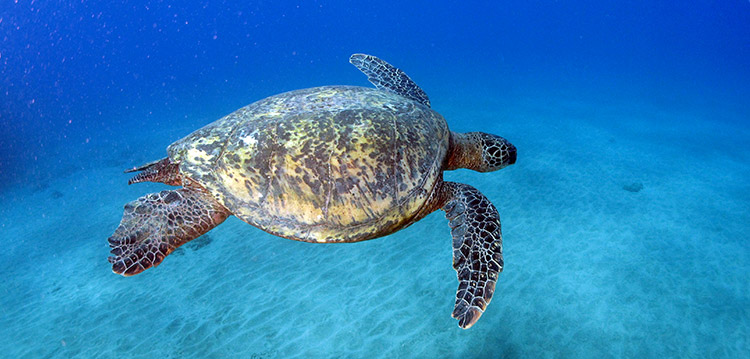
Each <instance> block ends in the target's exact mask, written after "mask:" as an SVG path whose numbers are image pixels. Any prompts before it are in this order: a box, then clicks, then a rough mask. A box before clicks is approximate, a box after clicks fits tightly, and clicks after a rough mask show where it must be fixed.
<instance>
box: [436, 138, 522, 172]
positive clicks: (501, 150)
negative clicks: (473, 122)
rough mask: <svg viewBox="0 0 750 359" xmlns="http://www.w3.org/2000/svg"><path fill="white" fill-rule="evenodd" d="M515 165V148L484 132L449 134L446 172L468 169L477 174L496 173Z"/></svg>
mask: <svg viewBox="0 0 750 359" xmlns="http://www.w3.org/2000/svg"><path fill="white" fill-rule="evenodd" d="M514 163H516V146H513V144H511V143H510V142H509V141H508V140H506V139H504V138H502V137H500V136H497V135H493V134H489V133H484V132H468V133H456V132H451V138H450V149H449V150H448V156H447V163H446V166H445V169H446V170H454V169H457V168H468V169H470V170H474V171H478V172H492V171H497V170H499V169H501V168H503V167H507V166H509V165H512V164H514Z"/></svg>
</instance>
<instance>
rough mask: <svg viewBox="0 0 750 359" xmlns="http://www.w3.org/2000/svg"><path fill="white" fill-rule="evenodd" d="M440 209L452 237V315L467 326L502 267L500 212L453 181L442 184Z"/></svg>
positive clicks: (488, 296)
mask: <svg viewBox="0 0 750 359" xmlns="http://www.w3.org/2000/svg"><path fill="white" fill-rule="evenodd" d="M443 195H444V197H443V198H445V200H446V202H445V205H444V206H443V208H442V209H443V210H444V211H445V217H446V218H448V220H449V221H450V226H451V234H452V236H453V268H454V269H455V270H456V272H457V273H458V282H459V284H458V291H457V292H456V306H455V308H454V309H453V314H452V315H453V317H454V318H456V319H458V325H459V326H460V327H461V328H463V329H468V328H469V327H471V326H472V325H474V323H476V321H477V320H478V319H479V317H480V316H481V315H482V313H484V309H485V308H486V307H487V305H488V304H489V303H490V300H491V299H492V294H493V293H494V292H495V283H496V282H497V277H498V274H499V273H500V272H502V270H503V238H502V234H501V232H500V215H498V213H497V209H495V206H493V205H492V203H490V201H489V200H488V199H487V197H485V196H484V195H483V194H482V193H480V192H479V191H478V190H477V189H476V188H474V187H472V186H469V185H466V184H461V183H453V182H445V183H444V184H443Z"/></svg>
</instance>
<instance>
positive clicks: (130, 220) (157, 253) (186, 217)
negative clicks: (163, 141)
mask: <svg viewBox="0 0 750 359" xmlns="http://www.w3.org/2000/svg"><path fill="white" fill-rule="evenodd" d="M229 214H230V213H229V211H228V210H227V209H226V208H224V207H223V206H222V205H220V204H219V203H218V202H216V201H215V200H214V199H213V198H212V197H211V196H210V195H208V194H207V193H205V192H204V191H201V190H199V189H196V188H180V189H177V190H170V191H161V192H159V193H151V194H148V195H146V196H143V197H141V198H138V199H137V200H135V201H132V202H130V203H128V204H126V205H125V212H124V213H123V215H122V221H121V222H120V225H119V226H118V227H117V229H116V230H115V233H114V234H112V236H111V237H109V246H110V247H111V248H112V250H111V253H112V254H113V256H111V257H109V258H108V260H109V262H110V263H112V271H113V272H115V273H117V274H122V275H124V276H131V275H135V274H138V273H140V272H143V271H144V270H146V269H148V268H150V267H153V266H157V265H159V263H161V261H162V260H163V259H164V257H166V256H167V255H168V254H169V253H172V251H174V250H175V249H176V248H177V247H179V246H181V245H183V244H185V243H187V242H189V241H191V240H193V239H195V238H198V237H199V236H200V235H202V234H204V233H206V232H208V231H209V230H211V229H212V228H214V227H216V226H217V225H219V224H220V223H221V222H224V220H225V219H226V218H227V217H228V216H229Z"/></svg>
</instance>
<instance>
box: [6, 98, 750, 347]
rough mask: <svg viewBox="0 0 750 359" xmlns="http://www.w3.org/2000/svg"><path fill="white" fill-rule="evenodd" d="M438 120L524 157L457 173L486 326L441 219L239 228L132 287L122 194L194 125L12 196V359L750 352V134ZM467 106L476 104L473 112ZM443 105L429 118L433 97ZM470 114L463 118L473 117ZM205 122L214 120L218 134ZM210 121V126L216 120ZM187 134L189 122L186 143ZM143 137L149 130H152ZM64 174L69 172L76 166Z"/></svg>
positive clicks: (609, 117) (490, 108) (636, 113)
mask: <svg viewBox="0 0 750 359" xmlns="http://www.w3.org/2000/svg"><path fill="white" fill-rule="evenodd" d="M463 100H464V99H453V100H452V102H450V103H447V104H446V103H445V102H443V105H442V106H440V105H436V109H438V110H439V111H441V112H442V113H443V114H444V115H445V116H446V118H447V119H448V121H449V123H450V124H451V127H452V128H453V129H454V130H457V131H471V130H483V131H486V132H493V133H496V134H499V135H502V136H504V137H506V138H508V139H509V140H510V141H511V142H513V143H514V144H515V145H516V146H517V147H518V149H519V154H518V162H517V164H515V165H514V166H511V167H509V168H506V169H503V170H501V171H498V172H494V173H486V174H480V173H474V172H470V171H467V170H460V171H455V172H451V173H447V174H446V179H448V180H452V181H460V182H465V183H469V184H472V185H473V186H475V187H477V188H478V189H480V190H481V191H482V192H483V193H484V194H485V195H487V196H488V197H489V198H490V199H491V200H492V201H493V202H494V204H495V205H496V206H497V208H498V210H499V211H500V214H501V218H502V221H503V234H504V251H505V264H506V266H505V271H504V272H503V273H502V274H501V275H500V280H499V282H498V284H497V290H496V293H495V297H494V299H493V301H492V303H491V304H490V305H489V307H488V308H487V311H486V312H485V314H484V315H483V316H482V318H481V319H480V320H479V322H478V323H477V324H476V325H475V326H474V327H473V328H471V329H469V330H461V329H460V328H458V326H457V325H456V321H455V320H454V319H453V318H451V316H450V314H451V311H452V309H453V302H454V294H455V290H456V286H457V281H456V274H455V272H454V271H453V269H452V267H451V239H450V230H449V227H448V222H447V221H446V220H445V218H444V215H443V213H442V212H436V213H434V214H432V215H430V216H428V217H427V218H425V219H423V220H422V221H420V222H418V223H416V224H414V225H413V226H411V227H409V228H407V229H405V230H402V231H400V232H398V233H395V234H393V235H391V236H388V237H386V238H380V239H376V240H372V241H367V242H362V243H356V244H338V245H333V244H331V245H314V244H308V243H301V242H295V241H289V240H285V239H280V238H277V237H274V236H272V235H269V234H266V233H265V232H262V231H261V230H258V229H256V228H254V227H252V226H249V225H247V224H245V223H244V222H242V221H240V220H238V219H236V218H234V217H232V218H230V219H229V220H227V221H226V222H225V223H224V224H222V225H221V226H219V227H217V228H216V229H214V230H213V231H211V232H210V233H209V234H208V235H206V236H203V237H201V238H199V239H197V240H195V241H193V242H191V243H189V244H188V245H186V246H183V247H182V248H181V249H179V250H178V251H177V252H176V253H174V254H172V255H170V256H168V257H167V258H166V259H165V260H164V262H163V263H162V264H161V265H160V266H159V267H158V268H156V269H149V270H147V271H146V272H144V273H142V274H140V275H137V276H134V277H131V278H124V277H121V276H118V275H115V274H113V273H112V272H111V270H110V265H109V263H108V262H107V256H108V250H109V248H108V246H107V241H106V240H107V237H108V236H109V235H110V234H111V233H112V232H113V231H114V229H115V228H116V227H117V224H118V223H119V221H120V218H121V215H122V209H123V205H124V204H125V203H127V202H129V201H131V200H134V199H136V198H137V197H139V196H141V195H143V194H145V193H149V192H155V191H159V190H161V189H164V188H165V187H166V186H162V185H157V184H138V185H133V186H127V184H126V183H127V179H128V176H127V175H126V174H123V173H122V170H123V169H124V168H127V167H130V166H132V165H137V164H140V163H141V162H145V161H149V160H153V159H156V158H158V156H161V155H163V154H164V150H163V149H164V148H165V147H166V145H168V144H169V143H171V142H172V141H173V140H176V139H178V138H179V137H180V136H183V135H185V134H187V132H189V130H190V129H187V130H185V129H183V128H178V129H175V128H171V129H163V128H153V129H149V131H150V132H149V133H148V137H143V136H139V137H138V138H135V135H132V136H133V138H128V137H127V136H123V137H122V138H121V139H119V140H116V139H115V140H112V141H109V142H106V143H99V144H96V143H94V144H92V145H91V146H89V147H88V148H87V149H86V150H85V151H84V150H83V149H81V150H79V151H78V152H76V150H75V149H73V150H71V153H72V154H69V155H70V160H69V161H67V160H65V159H63V160H61V161H60V160H58V161H53V162H50V168H49V171H51V172H55V173H57V175H56V176H54V177H52V179H51V180H49V181H46V182H45V183H37V182H34V181H31V180H30V181H29V183H28V184H27V185H23V186H17V187H13V188H9V189H6V190H5V191H4V193H2V194H1V195H2V197H1V199H0V201H2V204H1V205H0V231H2V236H0V244H2V248H3V250H2V251H0V261H1V262H2V263H3V265H2V266H0V277H2V278H3V281H2V282H1V283H0V338H2V339H1V340H0V352H1V353H3V356H7V357H9V358H68V357H75V358H112V357H128V358H185V357H192V358H277V357H278V358H290V357H299V358H310V357H327V358H354V357H367V358H372V357H382V358H394V357H402V358H403V357H429V358H437V357H441V358H442V357H460V358H492V357H505V358H538V357H595V358H602V357H639V358H640V357H712V358H720V357H725V358H739V357H743V356H746V355H748V353H750V281H749V280H748V273H750V229H748V223H750V183H749V182H748V178H750V148H749V147H748V145H747V144H748V143H750V131H749V130H748V128H747V125H738V124H737V123H741V121H740V120H741V119H739V118H735V117H733V115H732V114H726V115H725V116H724V117H722V116H721V115H720V116H718V117H719V120H717V118H716V117H708V116H704V115H701V114H690V113H681V112H670V111H669V109H665V108H659V107H649V106H642V107H639V108H635V109H633V107H632V106H625V105H618V104H610V105H607V106H602V105H601V104H594V103H581V102H574V101H563V100H555V99H551V100H550V99H545V104H544V106H542V107H540V106H539V101H538V99H533V98H530V99H528V101H526V102H523V101H521V102H519V103H517V104H515V105H514V106H511V107H508V106H495V105H494V104H493V103H492V102H491V101H488V102H485V103H481V102H477V103H466V102H463V103H462V101H463ZM465 100H466V101H469V102H470V101H472V100H469V99H468V98H467V99H465ZM433 103H436V104H437V103H438V101H435V100H433ZM467 108H468V109H469V110H467ZM207 122H208V121H207ZM207 122H206V123H207ZM195 128H197V127H195ZM152 130H153V131H152ZM62 163H65V164H64V165H63V164H62Z"/></svg>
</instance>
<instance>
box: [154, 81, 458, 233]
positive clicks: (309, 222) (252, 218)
mask: <svg viewBox="0 0 750 359" xmlns="http://www.w3.org/2000/svg"><path fill="white" fill-rule="evenodd" d="M449 136H450V131H449V130H448V125H447V123H446V121H445V119H444V118H443V117H442V116H441V115H440V114H438V113H437V112H435V111H433V110H431V109H430V108H429V107H427V106H425V105H423V104H420V103H418V102H416V101H413V100H411V99H407V98H405V97H402V96H399V95H397V94H393V93H389V92H386V91H381V90H378V89H374V88H365V87H354V86H325V87H317V88H310V89H303V90H297V91H291V92H287V93H282V94H279V95H275V96H271V97H268V98H265V99H263V100H260V101H258V102H255V103H253V104H250V105H248V106H245V107H243V108H241V109H239V110H237V111H235V112H233V113H231V114H229V115H227V116H225V117H223V118H221V119H219V120H217V121H215V122H213V123H211V124H209V125H207V126H205V127H203V128H201V129H199V130H197V131H195V132H193V133H192V134H190V135H188V136H187V137H185V138H183V139H181V140H179V141H177V142H175V143H173V144H172V145H171V146H169V148H168V150H167V151H168V153H169V156H170V158H171V160H172V161H173V162H178V163H179V167H180V172H181V174H182V175H183V176H185V177H187V178H189V179H190V180H193V181H195V182H197V183H198V184H200V185H201V186H203V187H204V188H206V189H207V190H208V191H209V192H210V193H211V194H212V195H213V196H214V197H215V198H216V199H217V200H218V201H219V203H221V204H222V205H224V206H225V207H226V208H228V209H229V210H230V211H231V212H232V213H233V214H234V215H236V216H237V217H239V218H240V219H242V220H243V221H245V222H247V223H249V224H252V225H254V226H256V227H259V228H261V229H263V230H265V231H267V232H269V233H272V234H275V235H279V236H282V237H286V238H291V239H296V240H302V241H309V242H353V241H360V240H365V239H371V238H375V237H378V236H382V235H385V234H389V233H391V232H393V231H395V230H398V229H400V228H402V227H404V226H405V225H408V224H410V223H412V222H414V221H416V220H418V219H420V218H421V217H422V216H424V215H425V214H426V213H422V211H421V210H422V209H424V207H425V206H424V205H425V203H426V202H427V201H428V198H429V197H430V195H432V192H433V190H434V189H435V187H436V184H437V183H439V182H440V181H441V180H442V170H443V168H442V167H443V162H444V160H445V156H446V152H447V151H448V145H449Z"/></svg>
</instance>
